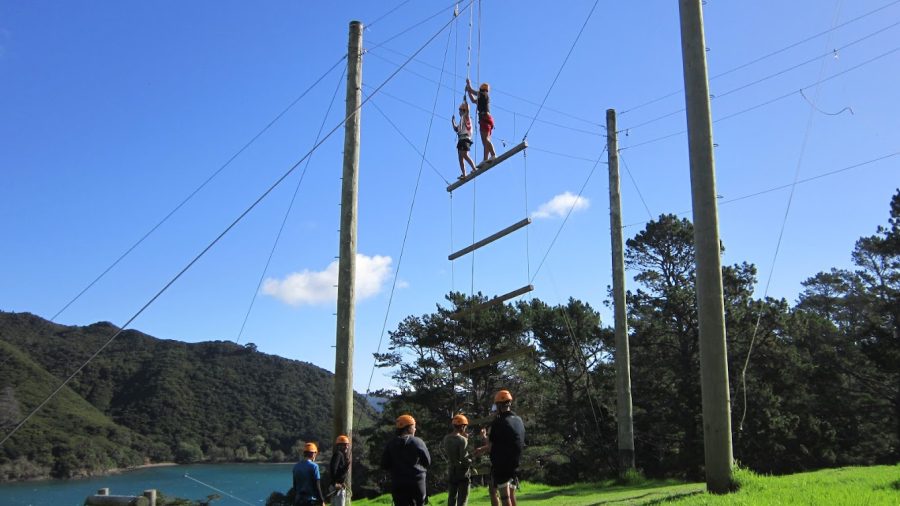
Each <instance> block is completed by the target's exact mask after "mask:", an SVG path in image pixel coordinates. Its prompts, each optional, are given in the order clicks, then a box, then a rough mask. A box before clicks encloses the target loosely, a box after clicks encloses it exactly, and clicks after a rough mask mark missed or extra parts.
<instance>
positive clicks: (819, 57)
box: [620, 21, 900, 132]
mask: <svg viewBox="0 0 900 506" xmlns="http://www.w3.org/2000/svg"><path fill="white" fill-rule="evenodd" d="M897 26H900V21H897V22H895V23H891V24H890V25H888V26H886V27H884V28H882V29H880V30H877V31H874V32H872V33H869V34H868V35H865V36H864V37H861V38H859V39H856V40H854V41H853V42H850V43H847V44H844V45H843V46H841V47H838V48H835V49H832V50H830V51H827V52H825V53H822V54H820V55H817V56H814V57H812V58H809V59H807V60H805V61H802V62H800V63H797V64H796V65H792V66H790V67H787V68H785V69H782V70H779V71H778V72H775V73H772V74H769V75H767V76H764V77H761V78H759V79H757V80H755V81H751V82H749V83H747V84H743V85H741V86H738V87H737V88H732V89H730V90H728V91H726V92H723V93H717V94H716V95H715V96H713V97H712V100H718V99H720V98H723V97H726V96H728V95H731V94H733V93H737V92H739V91H741V90H745V89H747V88H749V87H751V86H756V85H757V84H760V83H762V82H765V81H768V80H769V79H774V78H776V77H778V76H781V75H784V74H787V73H788V72H790V71H792V70H797V69H798V68H800V67H802V66H804V65H809V64H810V63H815V62H816V61H819V60H822V59H823V58H830V57H833V56H834V55H835V54H838V53H840V52H841V51H843V50H845V49H847V48H848V47H851V46H854V45H856V44H859V43H860V42H864V41H866V40H868V39H871V38H872V37H875V36H876V35H880V34H881V33H883V32H886V31H887V30H890V29H891V28H896V27H897ZM819 77H820V78H821V77H822V76H821V73H820V75H819ZM802 93H803V91H802V90H801V94H802ZM804 98H805V97H804ZM685 110H686V109H684V108H681V109H678V110H677V111H672V112H670V113H667V114H663V115H662V116H657V117H656V118H653V119H649V120H647V121H644V122H641V123H638V124H637V125H631V126H628V127H625V128H622V129H621V130H620V132H624V131H626V130H628V131H630V130H634V129H636V128H640V127H642V126H646V125H650V124H652V123H656V122H657V121H661V120H663V119H666V118H669V117H672V116H674V115H676V114H678V113H682V112H684V111H685Z"/></svg>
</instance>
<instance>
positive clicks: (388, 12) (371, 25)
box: [366, 0, 410, 30]
mask: <svg viewBox="0 0 900 506" xmlns="http://www.w3.org/2000/svg"><path fill="white" fill-rule="evenodd" d="M409 2H410V0H404V1H403V2H401V3H400V4H398V5H397V6H396V7H394V8H393V9H391V10H389V11H387V12H385V13H384V14H382V15H381V16H378V17H377V18H375V21H372V22H371V23H368V24H367V25H366V30H368V29H370V28H372V27H373V26H375V23H377V22H379V21H381V20H382V19H384V18H386V17H388V16H390V15H391V14H393V13H394V12H396V11H397V10H398V9H399V8H400V7H403V6H404V5H406V4H408V3H409Z"/></svg>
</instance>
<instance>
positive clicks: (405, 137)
mask: <svg viewBox="0 0 900 506" xmlns="http://www.w3.org/2000/svg"><path fill="white" fill-rule="evenodd" d="M371 105H372V107H374V108H375V110H376V111H378V112H379V113H380V114H381V115H382V116H383V117H384V119H385V120H386V121H387V122H388V124H390V125H391V127H393V128H394V130H395V131H396V132H397V135H399V136H400V137H401V138H403V140H404V141H406V143H407V144H409V147H411V148H412V149H413V150H414V151H415V152H416V153H417V154H418V155H419V156H420V157H422V159H423V160H425V163H427V164H428V166H429V167H431V170H432V171H433V172H434V173H435V174H436V175H437V177H439V178H441V180H442V181H444V183H445V184H448V185H449V184H450V181H448V180H447V178H445V177H444V176H443V175H441V172H440V171H439V170H438V169H437V167H435V166H434V164H432V163H431V162H430V161H428V158H425V153H423V152H422V151H419V148H418V147H416V145H415V144H413V142H412V141H411V140H409V137H407V136H406V134H404V133H403V131H402V130H400V127H398V126H397V124H396V123H394V122H393V121H392V120H391V118H390V116H388V115H387V113H385V112H384V110H382V109H381V107H378V104H376V103H375V101H374V100H373V101H372V102H371Z"/></svg>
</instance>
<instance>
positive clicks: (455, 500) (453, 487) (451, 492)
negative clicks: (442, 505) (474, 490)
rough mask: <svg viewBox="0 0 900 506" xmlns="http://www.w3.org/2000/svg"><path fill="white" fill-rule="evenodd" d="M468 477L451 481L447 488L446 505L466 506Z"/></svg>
mask: <svg viewBox="0 0 900 506" xmlns="http://www.w3.org/2000/svg"><path fill="white" fill-rule="evenodd" d="M468 504H469V479H468V478H463V479H461V480H459V481H455V482H451V483H450V485H449V487H448V488H447V506H468Z"/></svg>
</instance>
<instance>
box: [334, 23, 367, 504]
mask: <svg viewBox="0 0 900 506" xmlns="http://www.w3.org/2000/svg"><path fill="white" fill-rule="evenodd" d="M362 31H363V26H362V23H360V22H359V21H351V22H350V42H349V44H348V47H347V106H346V111H347V113H346V116H345V117H346V118H347V121H346V123H345V124H344V170H343V177H342V179H343V181H342V184H341V239H340V240H341V244H340V257H339V260H338V296H337V297H338V298H337V337H336V339H335V344H336V346H335V354H334V436H335V437H337V436H338V435H341V434H346V435H347V436H348V437H350V438H351V441H352V440H353V330H354V325H355V323H354V318H355V305H356V301H355V288H354V285H355V282H356V203H357V198H356V195H357V186H358V184H359V116H360V110H359V107H360V101H361V98H362ZM347 490H348V491H350V490H353V489H352V487H351V483H350V476H349V475H348V476H347Z"/></svg>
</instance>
